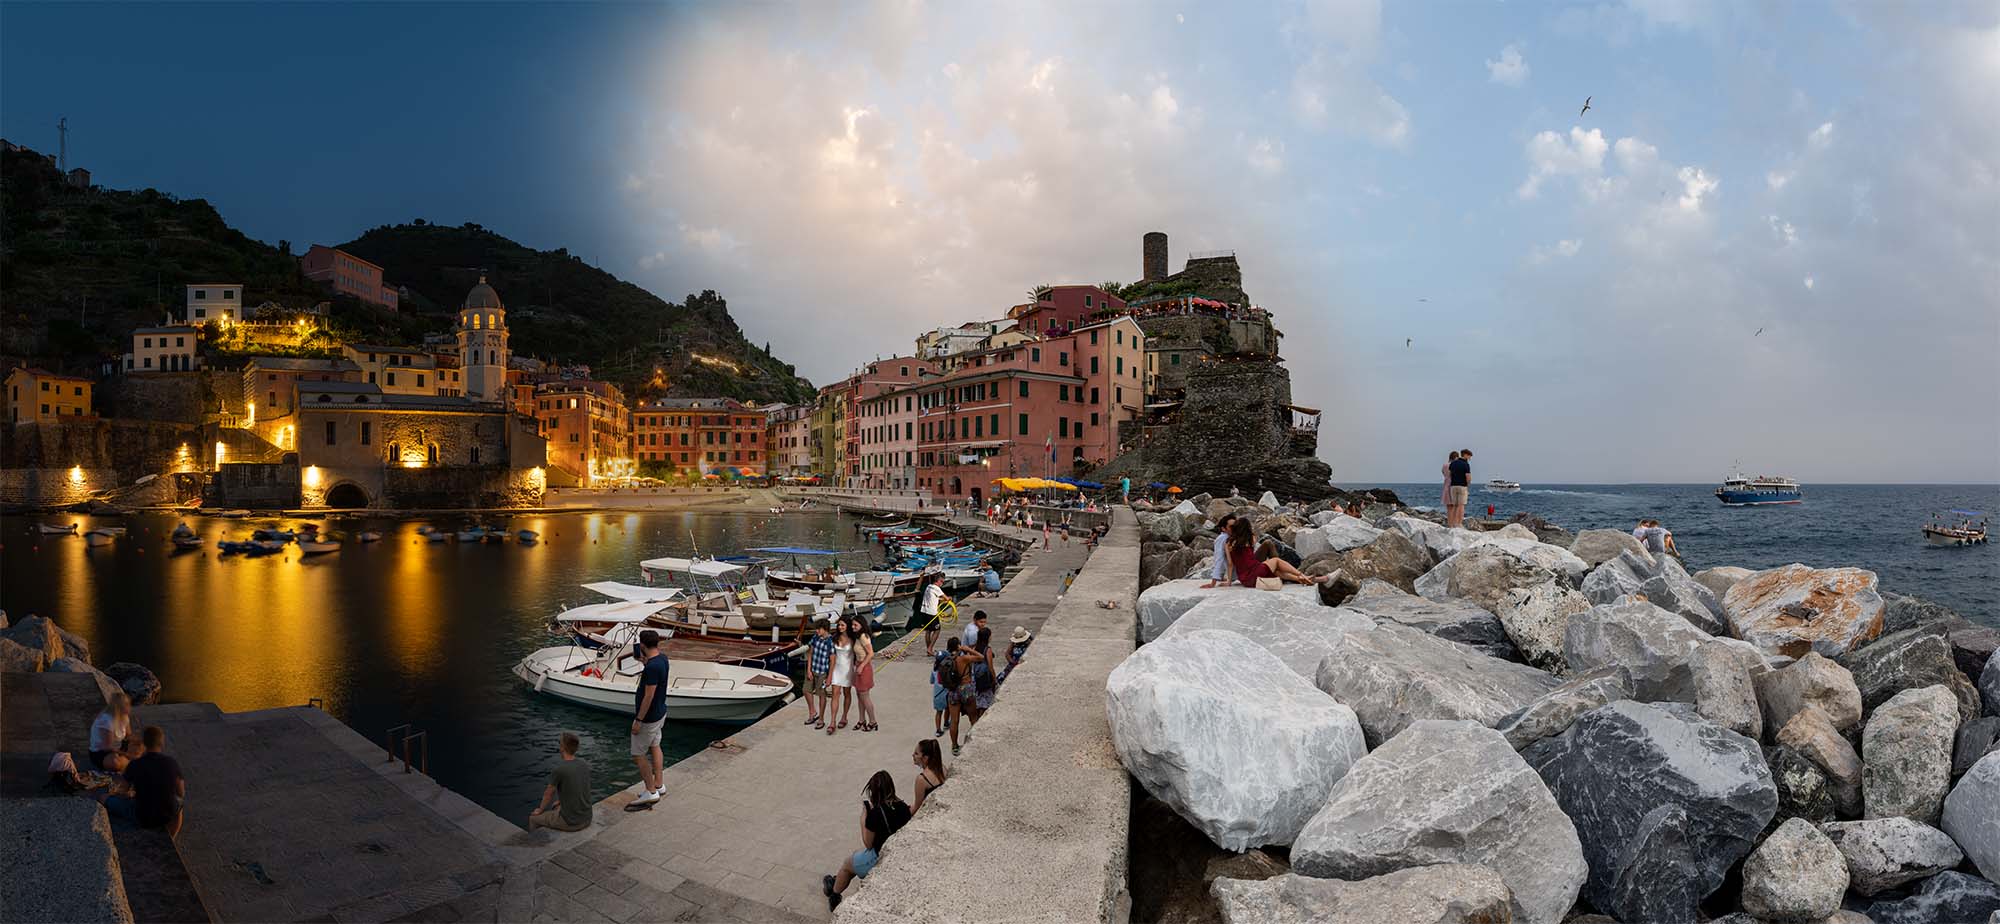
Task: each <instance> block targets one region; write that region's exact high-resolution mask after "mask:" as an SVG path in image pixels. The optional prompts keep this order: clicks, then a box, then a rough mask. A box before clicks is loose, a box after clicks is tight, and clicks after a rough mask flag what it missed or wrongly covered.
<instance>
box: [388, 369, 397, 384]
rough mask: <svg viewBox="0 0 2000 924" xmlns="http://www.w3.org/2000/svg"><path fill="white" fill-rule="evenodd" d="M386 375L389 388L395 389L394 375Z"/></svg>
mask: <svg viewBox="0 0 2000 924" xmlns="http://www.w3.org/2000/svg"><path fill="white" fill-rule="evenodd" d="M387 375H388V376H389V387H390V388H394V387H396V373H394V372H390V373H387Z"/></svg>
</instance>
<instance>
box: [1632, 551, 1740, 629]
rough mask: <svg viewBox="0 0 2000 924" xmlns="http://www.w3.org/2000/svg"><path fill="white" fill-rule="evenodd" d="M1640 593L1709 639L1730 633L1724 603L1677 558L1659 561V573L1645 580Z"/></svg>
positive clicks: (1655, 572)
mask: <svg viewBox="0 0 2000 924" xmlns="http://www.w3.org/2000/svg"><path fill="white" fill-rule="evenodd" d="M1639 591H1640V592H1641V593H1643V594H1645V595H1646V599H1647V600H1650V601H1652V603H1653V605H1654V606H1657V607H1659V608H1661V609H1663V610H1666V611H1667V612H1669V613H1674V614H1676V615H1678V616H1680V617H1681V618H1682V619H1685V620H1687V621H1688V622H1689V623H1691V624H1693V625H1694V627H1695V628H1697V629H1700V630H1701V631H1703V632H1706V633H1708V634H1710V635H1727V634H1728V632H1729V628H1728V625H1727V624H1726V623H1724V622H1723V620H1722V601H1720V600H1718V599H1716V596H1715V594H1714V593H1712V592H1710V591H1709V589H1708V588H1706V587H1703V586H1702V585H1701V584H1700V583H1699V582H1697V581H1696V580H1695V579H1694V578H1693V577H1691V576H1689V575H1688V573H1687V569H1685V568H1682V567H1681V562H1680V559H1678V558H1674V557H1673V556H1668V557H1666V558H1662V559H1660V566H1659V568H1658V570H1655V571H1654V572H1653V573H1652V574H1650V575H1648V576H1647V577H1646V581H1645V583H1644V584H1642V585H1640V587H1639Z"/></svg>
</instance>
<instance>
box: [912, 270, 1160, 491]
mask: <svg viewBox="0 0 2000 924" xmlns="http://www.w3.org/2000/svg"><path fill="white" fill-rule="evenodd" d="M1077 288H1089V287H1077ZM1092 301H1093V302H1095V301H1096V299H1095V298H1093V299H1092ZM1078 302H1079V304H1080V303H1081V298H1080V297H1079V299H1078ZM1145 356H1146V337H1145V333H1144V332H1143V331H1141V330H1140V329H1139V322H1137V321H1135V320H1133V319H1132V318H1131V317H1130V316H1129V315H1120V316H1117V317H1113V318H1109V319H1106V320H1100V321H1097V322H1096V323H1091V324H1083V325H1079V326H1078V327H1077V328H1076V329H1075V330H1074V331H1072V332H1070V333H1066V334H1063V335H1061V336H1057V337H1047V338H1045V339H1042V340H1035V341H1029V342H1026V343H1021V344H1017V345H1014V346H1009V347H1001V348H997V349H990V350H984V351H981V352H979V353H976V354H970V355H967V356H966V357H965V362H964V363H963V364H962V365H960V366H959V367H958V368H957V369H956V370H954V371H952V372H951V373H949V374H947V375H945V376H943V377H941V378H938V379H936V380H933V381H931V382H928V383H924V384H921V385H918V386H916V387H914V388H912V389H909V390H910V391H914V392H915V393H916V394H915V397H916V403H915V410H914V413H915V415H916V418H915V420H913V421H911V422H912V423H913V424H914V427H913V431H914V433H915V436H916V443H917V445H916V448H915V452H916V458H917V472H916V480H917V484H916V487H918V488H920V489H929V490H930V491H931V493H932V494H933V495H935V496H938V497H941V498H947V499H961V498H970V499H974V500H983V499H985V498H986V497H989V496H991V494H992V483H993V479H995V478H1002V477H1028V476H1039V477H1048V476H1050V475H1051V474H1053V475H1058V476H1067V475H1073V474H1075V473H1076V472H1078V471H1079V470H1080V469H1084V468H1088V467H1090V466H1092V465H1095V464H1098V463H1101V462H1104V461H1106V460H1108V459H1110V458H1111V457H1112V456H1114V455H1116V454H1117V449H1118V445H1117V444H1118V424H1119V423H1120V422H1121V421H1124V420H1129V419H1131V418H1133V417H1136V416H1138V414H1139V411H1140V408H1141V406H1142V404H1143V402H1144V400H1145V395H1144V388H1145V382H1144V371H1143V367H1144V364H1145ZM884 416H885V417H886V416H888V415H887V413H886V412H885V415H884Z"/></svg>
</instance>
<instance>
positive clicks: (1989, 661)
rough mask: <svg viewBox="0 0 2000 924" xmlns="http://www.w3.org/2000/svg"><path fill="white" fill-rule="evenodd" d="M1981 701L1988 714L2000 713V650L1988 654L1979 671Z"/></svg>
mask: <svg viewBox="0 0 2000 924" xmlns="http://www.w3.org/2000/svg"><path fill="white" fill-rule="evenodd" d="M1979 702H1980V704H1981V705H1983V706H1985V707H1986V714H1987V715H2000V651H1995V652H1993V654H1991V655H1989V656H1987V658H1986V667H1985V668H1983V669H1981V670H1980V672H1979Z"/></svg>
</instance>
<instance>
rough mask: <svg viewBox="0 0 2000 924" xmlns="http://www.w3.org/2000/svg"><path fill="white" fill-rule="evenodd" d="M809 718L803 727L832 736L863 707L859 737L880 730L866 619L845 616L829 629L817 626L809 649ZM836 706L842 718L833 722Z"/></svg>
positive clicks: (872, 650)
mask: <svg viewBox="0 0 2000 924" xmlns="http://www.w3.org/2000/svg"><path fill="white" fill-rule="evenodd" d="M806 650H807V657H806V691H805V700H806V718H805V722H804V724H806V725H810V726H812V727H813V728H815V729H819V728H824V729H826V733H827V734H829V735H831V734H834V733H835V732H838V731H839V730H841V729H843V728H846V727H847V719H848V716H849V715H851V714H852V712H853V710H854V708H855V707H856V706H859V708H860V713H861V714H860V716H859V717H858V718H857V719H856V721H855V723H854V730H855V731H864V732H872V731H878V730H880V729H881V727H882V726H881V724H880V723H878V722H877V721H876V716H875V698H874V696H873V695H872V693H871V691H873V690H874V689H875V634H874V633H873V632H871V631H869V628H868V619H867V618H866V617H863V616H843V617H841V618H839V619H836V620H834V621H832V622H831V623H828V622H825V621H818V620H816V621H814V623H813V637H812V641H811V642H808V643H807V645H806ZM836 704H838V706H839V709H840V715H839V717H838V718H835V717H834V707H835V705H836Z"/></svg>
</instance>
